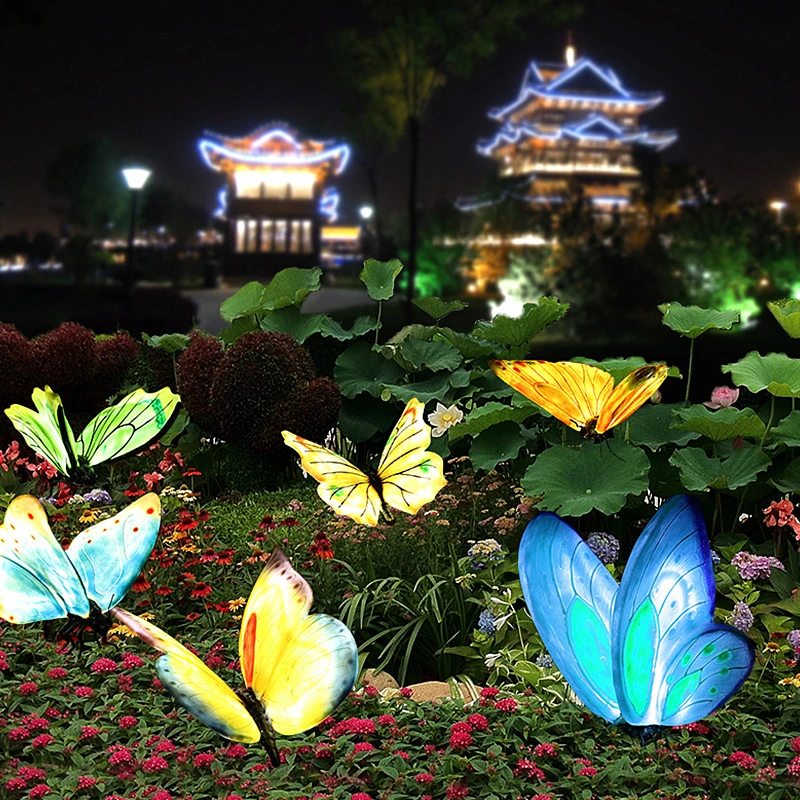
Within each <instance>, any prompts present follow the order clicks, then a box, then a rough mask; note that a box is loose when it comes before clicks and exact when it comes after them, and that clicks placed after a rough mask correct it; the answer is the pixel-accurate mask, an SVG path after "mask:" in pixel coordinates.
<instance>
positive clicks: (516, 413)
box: [450, 400, 540, 442]
mask: <svg viewBox="0 0 800 800" xmlns="http://www.w3.org/2000/svg"><path fill="white" fill-rule="evenodd" d="M539 413H540V410H539V407H538V406H536V405H534V404H533V403H531V401H530V400H528V404H527V405H526V406H520V407H517V408H515V407H514V406H510V405H507V404H506V403H497V402H495V401H492V402H489V403H486V405H483V406H479V407H478V408H474V409H472V411H470V412H469V414H467V415H466V417H464V419H463V420H462V421H461V422H459V423H458V425H456V426H454V427H453V428H451V429H450V441H451V442H455V441H457V440H458V439H460V438H461V437H462V436H466V435H468V434H469V435H472V436H476V435H477V434H479V433H481V432H482V431H485V430H486V429H487V428H491V427H492V426H493V425H497V424H499V423H501V422H515V423H520V422H523V421H524V420H526V419H528V417H531V416H533V415H534V414H539Z"/></svg>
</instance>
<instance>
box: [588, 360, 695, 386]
mask: <svg viewBox="0 0 800 800" xmlns="http://www.w3.org/2000/svg"><path fill="white" fill-rule="evenodd" d="M572 360H573V361H575V362H577V363H579V364H590V365H591V366H593V367H599V368H600V369H603V370H605V371H606V372H607V373H608V374H609V375H611V377H612V378H613V379H614V383H619V382H620V381H622V380H624V379H625V378H627V377H628V375H630V374H631V372H633V371H634V370H635V369H639V367H643V366H645V364H652V363H654V362H652V361H645V360H644V359H643V358H642V357H641V356H630V357H628V358H605V359H603V360H602V361H595V360H594V359H593V358H584V357H583V356H575V358H573V359H572ZM667 377H668V378H681V377H683V376H682V375H681V373H680V370H679V369H678V368H677V367H668V369H667Z"/></svg>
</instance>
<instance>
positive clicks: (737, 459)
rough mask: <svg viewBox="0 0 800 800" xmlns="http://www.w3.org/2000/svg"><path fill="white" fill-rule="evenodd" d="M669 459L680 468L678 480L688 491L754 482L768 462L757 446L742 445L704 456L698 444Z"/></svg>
mask: <svg viewBox="0 0 800 800" xmlns="http://www.w3.org/2000/svg"><path fill="white" fill-rule="evenodd" d="M669 461H670V464H672V465H673V466H675V467H677V468H678V469H679V470H680V475H681V481H682V482H683V485H684V486H685V487H686V488H687V489H688V490H689V491H690V492H704V491H706V490H707V489H739V488H741V487H742V486H747V484H749V483H753V482H754V481H755V480H756V478H757V476H758V473H760V472H764V470H766V469H767V468H768V467H769V465H770V463H771V462H770V459H769V456H767V455H766V454H765V453H764V452H763V451H762V450H760V449H759V448H758V447H741V448H739V449H738V450H734V451H733V454H732V455H730V456H728V457H727V458H722V459H720V458H712V457H710V456H708V455H706V453H705V451H704V450H703V449H702V448H700V447H685V448H683V449H682V450H678V451H676V452H675V453H673V455H672V456H671V457H670V459H669Z"/></svg>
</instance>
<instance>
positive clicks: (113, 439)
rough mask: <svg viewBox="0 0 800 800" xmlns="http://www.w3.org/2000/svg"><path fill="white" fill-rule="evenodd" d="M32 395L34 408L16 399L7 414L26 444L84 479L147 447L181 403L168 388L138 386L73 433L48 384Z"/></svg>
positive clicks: (61, 467)
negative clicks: (153, 389)
mask: <svg viewBox="0 0 800 800" xmlns="http://www.w3.org/2000/svg"><path fill="white" fill-rule="evenodd" d="M32 399H33V405H34V408H35V409H36V410H35V411H33V410H31V409H30V408H26V407H25V406H21V405H19V404H16V403H15V404H14V405H12V406H9V408H7V409H6V411H5V413H6V416H7V417H8V418H9V419H10V420H11V422H12V423H13V425H14V427H15V428H16V429H17V430H18V431H19V432H20V433H21V434H22V437H23V438H24V439H25V441H26V443H27V444H28V446H29V447H31V448H32V449H33V450H34V451H36V452H37V453H39V454H40V455H42V456H44V457H45V458H46V459H47V460H48V461H50V463H51V464H53V466H55V467H56V468H57V469H58V471H59V472H61V473H62V474H63V475H72V476H73V477H75V476H78V477H84V478H86V477H88V476H90V475H91V473H92V471H93V469H94V467H96V466H98V465H99V464H102V463H104V462H106V461H111V460H113V459H116V458H122V457H123V456H125V455H129V454H131V453H135V452H137V451H138V450H141V449H142V448H144V447H146V446H147V445H148V444H149V443H150V442H152V441H153V440H154V439H155V438H156V437H157V436H158V435H159V433H161V431H162V430H163V429H164V428H165V427H166V426H167V425H168V424H169V422H170V420H171V419H172V417H173V415H174V414H175V413H176V411H177V408H178V403H179V402H180V397H178V395H176V394H174V393H173V392H172V391H171V390H170V389H169V388H164V389H161V391H158V392H150V393H148V392H145V391H144V390H143V389H137V390H136V391H134V392H131V393H130V394H129V395H127V396H126V397H124V398H123V399H122V400H120V401H119V402H118V403H116V404H115V405H113V406H110V407H109V408H105V409H103V411H101V412H100V413H99V414H98V415H97V416H95V417H94V418H93V419H92V420H91V421H90V422H89V424H88V425H87V426H86V427H85V428H84V429H83V431H82V432H81V434H80V436H78V437H77V438H76V437H75V434H74V433H73V431H72V427H71V426H70V424H69V421H68V420H67V417H66V415H65V413H64V408H63V406H62V405H61V398H60V397H59V396H58V395H57V394H56V393H55V392H54V391H53V390H52V389H51V388H50V387H49V386H45V388H44V389H34V390H33V395H32Z"/></svg>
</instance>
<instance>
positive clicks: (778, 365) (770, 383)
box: [722, 352, 800, 397]
mask: <svg viewBox="0 0 800 800" xmlns="http://www.w3.org/2000/svg"><path fill="white" fill-rule="evenodd" d="M722 371H723V372H729V373H730V375H731V378H732V379H733V382H734V383H735V384H736V385H737V386H746V387H747V388H748V389H749V390H750V391H751V392H763V391H764V389H766V390H767V391H768V392H769V393H770V394H771V395H774V396H775V397H800V358H789V356H787V355H786V354H785V353H768V354H767V355H765V356H762V355H761V354H760V353H756V352H750V353H748V354H747V355H746V356H745V357H744V358H742V359H740V360H739V361H737V362H736V363H735V364H725V365H724V366H723V367H722Z"/></svg>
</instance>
